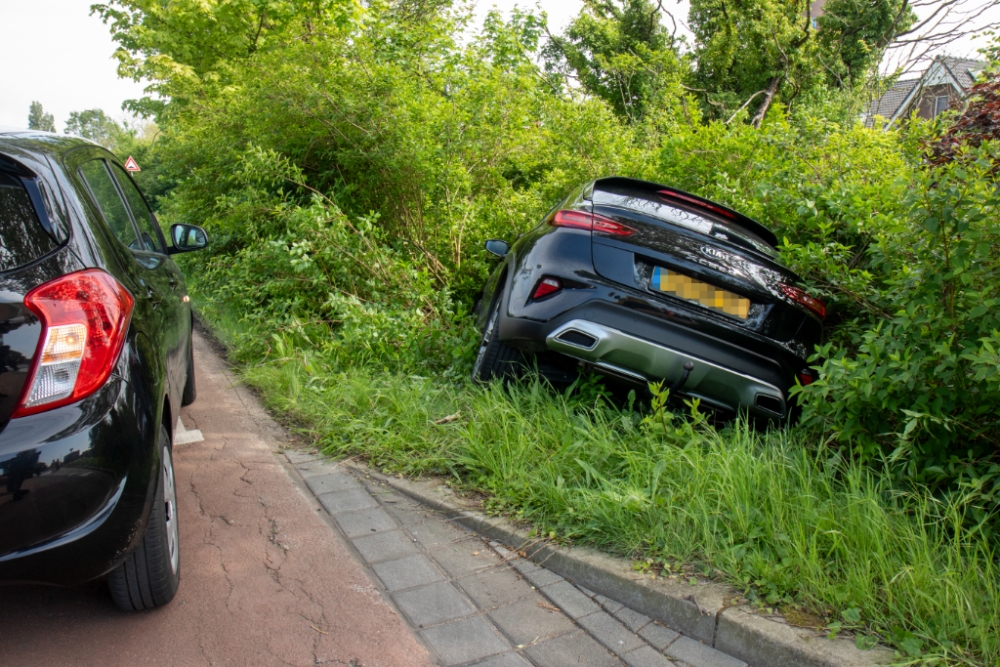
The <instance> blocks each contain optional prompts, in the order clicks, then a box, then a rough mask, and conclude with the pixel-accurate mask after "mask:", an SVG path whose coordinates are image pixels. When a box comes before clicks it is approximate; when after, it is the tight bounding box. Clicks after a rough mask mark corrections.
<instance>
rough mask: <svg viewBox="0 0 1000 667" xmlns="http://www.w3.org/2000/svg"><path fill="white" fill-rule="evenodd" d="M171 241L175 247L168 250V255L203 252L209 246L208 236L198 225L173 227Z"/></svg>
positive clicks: (171, 228)
mask: <svg viewBox="0 0 1000 667" xmlns="http://www.w3.org/2000/svg"><path fill="white" fill-rule="evenodd" d="M170 240H171V241H173V242H174V247H173V248H169V249H168V250H167V254H168V255H176V254H177V253H181V252H192V251H194V250H201V249H202V248H204V247H205V246H207V245H208V234H206V233H205V230H204V229H202V228H201V227H199V226H198V225H171V227H170Z"/></svg>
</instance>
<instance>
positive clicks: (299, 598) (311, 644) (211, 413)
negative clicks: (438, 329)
mask: <svg viewBox="0 0 1000 667" xmlns="http://www.w3.org/2000/svg"><path fill="white" fill-rule="evenodd" d="M195 358H196V360H197V365H198V369H197V382H198V400H197V401H196V402H195V403H194V405H192V406H190V407H188V408H185V409H184V410H182V412H181V418H182V419H183V421H184V424H185V425H186V426H187V428H188V429H198V430H200V431H201V432H202V434H203V436H204V440H203V441H200V442H191V443H187V444H177V445H175V449H174V465H175V467H176V474H177V490H178V504H179V506H180V531H181V532H180V537H181V585H180V590H179V592H178V594H177V597H176V598H175V599H174V601H173V602H172V603H171V604H169V605H167V606H166V607H164V608H162V609H158V610H154V611H151V612H143V613H138V614H125V613H122V612H120V611H118V609H117V607H115V606H114V603H112V601H111V598H110V597H109V595H108V593H107V591H106V588H105V585H104V582H103V581H97V582H93V583H91V584H87V585H84V586H80V587H76V588H71V589H58V588H48V587H40V586H16V587H4V588H0V665H2V666H3V667H19V666H21V665H32V666H37V665H43V666H48V665H59V666H60V667H62V666H66V667H71V666H80V667H83V666H89V665H94V666H95V667H96V666H100V667H115V666H118V665H120V666H122V667H126V666H128V667H134V666H137V665H169V666H171V667H179V666H186V665H192V666H201V665H240V666H254V665H261V666H270V665H295V666H298V665H303V666H305V665H352V666H363V667H379V666H383V667H390V666H391V667H410V666H414V667H417V666H424V665H430V664H431V663H430V661H429V658H428V654H427V651H426V649H425V648H424V647H423V646H422V645H421V644H420V643H419V642H418V641H417V640H416V639H415V638H414V636H413V634H412V633H411V632H410V630H409V629H408V627H407V626H406V624H405V623H404V622H403V621H402V620H401V619H400V617H399V615H398V614H397V613H396V612H395V611H394V610H393V609H392V608H391V607H390V606H388V605H387V604H386V603H385V601H384V600H383V598H382V596H381V595H380V593H379V591H378V589H376V588H375V586H374V585H373V584H372V581H371V579H369V576H368V574H366V572H365V571H364V569H363V568H362V565H361V564H360V563H359V562H358V560H357V558H356V556H354V555H353V554H352V553H351V552H350V550H349V548H348V547H347V546H346V545H345V544H344V542H343V541H342V539H341V538H340V537H338V535H337V533H336V532H335V531H334V530H332V529H331V526H330V525H329V524H328V523H327V522H328V521H331V519H330V518H329V516H328V515H327V514H326V513H325V512H324V511H322V510H321V508H320V505H319V504H318V503H317V501H316V500H315V498H314V497H313V496H312V495H311V494H310V493H308V491H307V490H305V489H304V488H303V487H302V486H301V484H302V482H301V479H300V478H298V476H297V475H295V474H294V473H292V472H291V469H290V466H289V464H288V463H287V461H286V459H285V458H284V457H283V456H280V455H278V454H279V451H280V450H281V448H282V446H283V445H284V444H285V443H286V435H285V434H284V432H283V431H282V430H281V429H280V428H278V427H277V426H276V425H275V424H274V422H273V421H271V419H270V418H269V417H268V416H267V414H266V413H265V412H264V411H263V410H262V409H261V408H260V407H259V405H258V404H257V402H256V401H255V400H254V399H253V397H252V396H251V395H250V394H249V393H248V391H247V390H246V389H245V388H243V387H240V386H237V385H235V383H233V382H232V378H231V376H230V375H228V374H227V372H226V366H225V363H224V362H223V361H222V359H221V358H219V357H218V356H217V355H216V354H215V353H214V351H213V350H212V349H211V348H210V347H209V344H208V343H207V341H206V340H205V339H203V338H201V337H200V336H197V335H196V336H195Z"/></svg>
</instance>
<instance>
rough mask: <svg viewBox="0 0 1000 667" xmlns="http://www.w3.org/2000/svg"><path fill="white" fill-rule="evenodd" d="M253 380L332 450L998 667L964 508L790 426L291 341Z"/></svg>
mask: <svg viewBox="0 0 1000 667" xmlns="http://www.w3.org/2000/svg"><path fill="white" fill-rule="evenodd" d="M217 324H220V325H222V326H223V327H225V328H228V327H231V326H233V322H232V321H231V320H223V321H219V322H218V323H217ZM228 337H229V338H230V340H233V339H234V338H238V336H237V337H234V336H233V335H232V334H231V333H230V334H229V335H228ZM243 373H244V377H245V379H246V381H247V382H248V383H250V384H251V385H253V386H255V387H257V388H258V389H259V390H260V391H261V392H262V394H263V396H264V399H265V400H266V402H267V403H268V404H269V405H270V406H271V407H272V408H273V409H275V410H276V411H277V412H279V413H281V414H283V415H286V416H287V417H290V418H292V419H293V420H295V421H296V422H297V423H298V424H300V425H301V426H302V427H304V428H305V429H306V430H308V431H309V432H310V433H311V434H313V435H314V437H315V438H316V440H317V443H318V445H319V446H320V447H321V448H322V449H323V451H325V452H327V453H329V454H331V455H335V456H359V457H362V458H365V459H367V460H369V461H370V462H371V463H372V464H373V465H376V466H379V467H381V468H384V469H388V470H392V471H396V472H401V473H406V474H411V475H419V474H423V473H437V474H446V475H450V476H451V477H452V478H453V479H454V480H455V482H456V483H458V484H461V485H464V486H465V487H466V488H468V489H472V490H477V491H481V492H484V493H486V494H487V496H488V498H489V500H488V501H487V504H488V506H489V507H490V508H492V509H494V510H497V511H504V512H507V513H510V514H512V515H515V516H517V517H519V518H523V519H525V520H527V521H530V522H531V523H532V524H533V525H534V526H535V527H536V529H537V530H538V531H539V532H541V533H542V534H545V535H549V536H552V537H555V538H557V539H561V540H566V541H571V542H575V543H580V544H589V545H592V546H595V547H598V548H601V549H604V550H606V551H609V552H611V553H615V554H618V555H621V556H626V557H631V558H636V559H652V562H654V563H656V564H665V565H666V566H667V568H668V571H670V568H674V569H673V570H672V571H678V567H680V571H684V568H685V567H686V568H688V571H690V569H691V568H694V570H695V571H702V572H705V573H707V574H710V575H712V576H715V577H721V578H723V579H724V580H725V581H727V582H729V583H730V584H732V585H734V586H736V587H737V588H739V589H741V590H743V591H744V592H745V594H746V595H747V596H748V597H750V598H751V599H754V600H758V601H759V602H760V603H761V604H764V605H768V606H771V605H773V606H792V607H796V608H800V609H805V610H808V611H809V612H811V613H812V614H817V615H819V616H820V617H822V618H824V619H825V622H826V624H827V626H828V627H832V628H834V629H837V628H842V629H845V630H854V631H856V632H857V633H859V634H860V635H861V637H862V638H865V637H868V636H871V637H878V638H880V639H882V640H883V641H885V642H888V643H890V644H892V645H893V646H895V647H896V648H897V650H898V651H899V657H900V661H901V662H905V663H908V664H917V663H920V664H969V665H996V664H1000V643H998V639H997V637H998V635H1000V570H998V562H997V552H996V549H995V546H994V545H993V544H991V543H990V542H989V541H988V540H986V539H984V538H983V537H982V536H980V535H978V534H974V533H970V532H967V531H966V530H965V528H964V527H963V526H965V525H966V522H965V511H966V508H965V506H964V504H963V502H962V499H960V498H955V499H953V500H951V501H949V502H942V501H938V500H935V499H934V498H933V497H932V496H931V495H930V494H926V493H921V492H919V491H914V492H909V493H903V492H900V491H898V490H894V489H893V488H891V487H890V485H889V483H888V481H887V477H884V476H880V475H879V474H878V471H876V470H873V469H872V468H870V467H866V466H862V465H859V464H856V463H853V462H851V461H850V460H847V459H845V458H843V457H842V456H841V454H839V453H838V452H837V451H835V450H833V449H830V448H827V447H825V446H823V445H817V444H816V443H813V442H807V441H804V440H803V437H802V436H800V435H799V434H798V433H797V432H796V431H794V430H791V431H773V432H769V433H766V434H760V433H759V432H755V431H753V430H752V429H749V428H747V427H746V425H745V424H741V423H736V424H734V425H733V426H731V427H729V428H726V429H724V430H716V429H714V428H712V427H710V426H707V425H705V424H704V423H699V422H698V420H691V419H681V418H678V417H676V416H673V415H671V414H670V413H663V414H660V415H652V416H650V415H649V414H647V415H646V416H645V417H644V416H642V415H641V414H640V413H639V412H638V411H635V410H632V409H628V408H626V409H621V408H617V407H613V406H611V405H610V404H608V403H607V402H605V401H603V400H602V399H601V398H600V396H599V395H598V394H596V393H594V392H583V393H578V394H575V395H566V394H561V393H558V392H555V391H553V390H551V389H550V388H548V387H546V386H544V385H542V384H541V383H539V382H538V381H527V382H525V383H523V384H521V385H517V386H513V387H509V388H507V389H504V388H501V387H499V386H492V387H487V388H481V387H476V386H472V385H470V384H468V383H466V382H464V381H462V380H460V379H455V378H452V379H447V378H444V377H441V376H436V377H423V376H417V375H406V374H402V373H394V372H388V371H383V370H378V369H373V368H359V367H351V366H349V365H345V364H341V363H337V361H336V360H335V359H332V358H327V357H324V356H323V355H322V354H320V353H319V352H317V351H315V350H311V349H305V348H303V349H295V348H293V347H291V346H286V345H284V344H279V345H278V346H277V347H276V348H274V349H272V353H271V356H269V358H268V359H266V360H265V361H263V362H259V363H255V364H251V365H248V366H246V367H245V368H244V370H243ZM445 417H452V419H450V420H447V421H445V422H444V423H435V422H438V421H441V420H442V419H443V418H445Z"/></svg>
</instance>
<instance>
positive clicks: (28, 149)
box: [0, 126, 97, 159]
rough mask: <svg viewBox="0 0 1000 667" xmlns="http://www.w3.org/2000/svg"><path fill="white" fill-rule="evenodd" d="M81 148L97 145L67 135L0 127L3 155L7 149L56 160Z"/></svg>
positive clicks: (1, 151) (0, 149) (0, 144)
mask: <svg viewBox="0 0 1000 667" xmlns="http://www.w3.org/2000/svg"><path fill="white" fill-rule="evenodd" d="M81 146H97V144H95V143H94V142H92V141H88V140H87V139H82V138H80V137H74V136H72V135H68V134H56V133H55V132H42V131H41V130H25V129H22V128H16V127H5V126H0V153H3V152H4V149H9V150H11V151H12V152H14V153H18V152H25V153H32V154H35V155H43V154H44V155H49V156H52V157H55V158H57V159H58V158H61V157H62V156H63V155H65V154H66V153H68V152H69V151H71V150H73V149H74V148H79V147H81ZM11 157H14V156H11ZM15 159H16V158H15Z"/></svg>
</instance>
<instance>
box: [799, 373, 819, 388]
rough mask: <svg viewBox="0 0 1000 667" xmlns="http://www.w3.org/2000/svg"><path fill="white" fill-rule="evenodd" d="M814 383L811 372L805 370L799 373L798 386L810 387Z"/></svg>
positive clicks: (813, 375)
mask: <svg viewBox="0 0 1000 667" xmlns="http://www.w3.org/2000/svg"><path fill="white" fill-rule="evenodd" d="M815 381H816V376H815V374H814V373H813V372H812V371H811V370H809V369H805V370H801V371H799V384H801V385H802V386H803V387H805V386H807V385H810V384H812V383H813V382H815Z"/></svg>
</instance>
